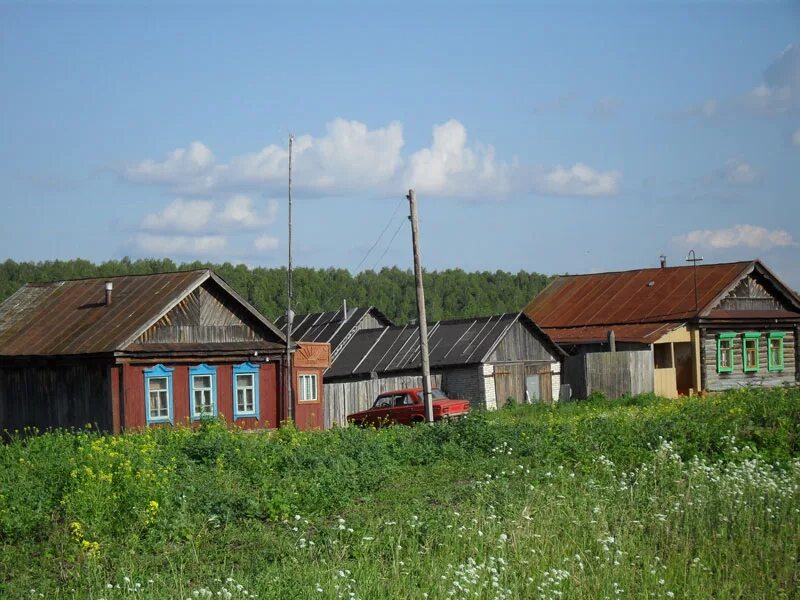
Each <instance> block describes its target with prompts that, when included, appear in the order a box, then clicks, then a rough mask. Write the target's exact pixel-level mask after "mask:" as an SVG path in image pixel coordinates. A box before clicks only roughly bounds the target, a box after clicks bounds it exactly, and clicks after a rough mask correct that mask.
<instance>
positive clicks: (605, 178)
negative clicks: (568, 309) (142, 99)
mask: <svg viewBox="0 0 800 600" xmlns="http://www.w3.org/2000/svg"><path fill="white" fill-rule="evenodd" d="M432 137H433V139H432V142H431V145H430V146H429V147H426V148H422V149H420V150H417V151H416V152H414V153H412V154H411V155H410V156H409V157H408V159H407V160H406V159H404V157H403V155H402V149H403V143H404V142H403V128H402V125H400V123H397V122H393V123H390V124H389V125H387V126H386V127H383V128H379V129H372V130H371V129H369V128H368V127H367V126H366V125H364V124H363V123H359V122H358V121H345V120H343V119H336V120H335V121H333V122H331V123H329V124H328V125H327V127H326V134H325V135H324V136H323V137H320V138H315V137H313V136H310V135H303V136H299V137H297V138H296V140H295V143H294V147H293V151H294V153H293V175H294V177H293V183H294V189H295V190H297V191H299V192H301V193H303V192H304V193H306V194H315V195H317V196H325V195H338V194H345V193H357V192H370V193H380V194H396V193H398V190H399V191H402V190H403V189H404V188H406V187H413V188H415V189H416V190H417V191H419V192H420V193H424V194H429V195H431V196H451V197H461V198H480V199H487V200H496V199H498V198H502V197H503V196H507V195H509V194H512V193H515V194H527V193H541V194H550V195H553V194H554V195H563V196H603V195H610V194H615V193H617V191H618V190H619V184H620V181H621V174H620V173H619V172H617V171H607V172H602V171H597V170H595V169H593V168H591V167H588V166H586V165H584V164H582V163H576V164H574V165H573V166H566V167H562V166H557V167H554V168H553V167H546V166H531V165H528V166H522V165H520V164H519V162H518V161H517V160H516V159H512V160H511V161H510V162H504V161H501V160H499V159H497V157H496V153H495V149H494V148H493V147H492V146H491V145H483V144H479V143H474V142H469V141H468V139H467V130H466V128H465V127H464V125H463V124H461V123H460V122H458V121H456V120H450V121H447V122H446V123H443V124H441V125H436V126H434V127H433V136H432ZM287 171H288V151H287V149H286V148H284V147H280V146H277V145H269V146H266V147H265V148H263V149H262V150H260V151H259V152H256V153H251V154H242V155H239V156H236V157H234V158H232V159H231V160H230V161H229V162H227V163H217V162H216V161H215V159H214V156H213V154H212V153H211V151H210V150H209V149H208V148H207V147H206V146H204V145H203V144H202V143H200V142H194V143H193V144H191V145H190V147H189V148H186V149H178V150H174V151H172V152H170V153H169V155H168V156H167V158H166V159H165V160H163V161H161V162H158V161H153V160H145V161H142V162H140V163H138V164H136V165H133V166H130V167H128V168H127V169H126V170H125V171H124V173H123V176H124V177H126V178H127V179H128V180H129V181H131V182H133V183H140V184H143V183H149V184H157V185H161V186H163V187H165V188H167V189H169V190H170V191H173V192H180V193H182V194H184V195H195V196H198V195H199V196H209V195H220V194H223V195H229V194H237V193H238V195H234V196H232V197H230V198H229V200H228V201H227V204H226V205H225V207H224V208H223V209H222V210H221V211H220V212H219V213H217V212H213V213H212V214H211V215H210V216H208V215H206V217H207V218H206V221H207V223H208V227H209V228H210V229H214V228H228V229H230V228H235V227H242V226H247V225H248V224H252V226H261V225H265V224H269V223H270V222H271V221H272V220H274V216H275V211H277V207H276V205H275V204H270V205H269V207H268V210H267V213H266V214H261V215H258V214H257V213H256V211H255V208H254V206H253V203H252V201H251V200H250V199H249V197H248V196H246V195H243V194H242V192H250V193H259V194H260V193H264V191H265V190H272V191H278V190H280V191H281V192H282V191H283V190H285V187H286V185H287ZM198 206H199V205H198ZM195 208H196V207H195ZM187 210H188V207H187V206H186V205H185V204H183V205H179V206H174V207H172V211H173V212H170V213H169V214H166V211H165V214H157V215H149V216H148V218H147V220H146V225H147V228H148V229H159V228H163V229H166V228H168V225H164V226H163V227H161V226H160V225H159V224H160V223H162V222H177V221H179V220H180V218H181V217H180V214H183V213H185V212H187ZM214 211H216V209H214ZM173 213H175V214H174V215H173ZM179 213H180V214H179ZM203 214H205V213H203ZM201 217H202V214H201V215H194V221H193V222H194V223H195V226H190V225H188V224H184V225H183V228H184V230H199V229H202V228H203V225H201V224H200V221H202V218H201Z"/></svg>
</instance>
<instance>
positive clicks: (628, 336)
mask: <svg viewBox="0 0 800 600" xmlns="http://www.w3.org/2000/svg"><path fill="white" fill-rule="evenodd" d="M681 325H683V323H682V322H674V321H671V322H667V323H636V324H632V325H631V324H628V325H624V324H623V325H619V324H616V325H595V326H591V327H565V328H550V329H547V334H548V335H549V336H550V337H551V338H552V340H553V341H554V342H556V343H557V344H562V345H565V346H568V345H571V344H595V343H598V342H605V341H607V340H608V334H609V332H610V331H611V330H613V331H614V339H615V340H616V341H617V342H637V343H640V344H652V343H653V342H655V341H657V340H658V339H659V338H661V337H663V336H664V335H666V334H667V333H669V332H670V331H672V330H673V329H676V328H678V327H680V326H681Z"/></svg>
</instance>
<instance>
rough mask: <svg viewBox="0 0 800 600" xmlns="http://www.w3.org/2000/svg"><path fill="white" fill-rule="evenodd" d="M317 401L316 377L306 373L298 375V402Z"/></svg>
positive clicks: (313, 374)
mask: <svg viewBox="0 0 800 600" xmlns="http://www.w3.org/2000/svg"><path fill="white" fill-rule="evenodd" d="M316 401H317V375H316V374H315V373H306V374H303V375H300V402H316Z"/></svg>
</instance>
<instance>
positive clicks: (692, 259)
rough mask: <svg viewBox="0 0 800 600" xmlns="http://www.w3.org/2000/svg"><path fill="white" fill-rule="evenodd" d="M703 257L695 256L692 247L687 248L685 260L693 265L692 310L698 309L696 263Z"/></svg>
mask: <svg viewBox="0 0 800 600" xmlns="http://www.w3.org/2000/svg"><path fill="white" fill-rule="evenodd" d="M702 261H703V257H702V256H701V257H700V258H697V255H696V254H695V253H694V249H692V250H689V254H688V255H687V256H686V262H690V263H692V264H693V265H694V268H693V271H694V310H695V312H697V310H698V306H697V304H698V302H697V263H699V262H702Z"/></svg>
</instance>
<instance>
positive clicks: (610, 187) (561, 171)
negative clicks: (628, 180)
mask: <svg viewBox="0 0 800 600" xmlns="http://www.w3.org/2000/svg"><path fill="white" fill-rule="evenodd" d="M621 182H622V174H621V173H620V172H619V171H606V172H600V171H596V170H594V169H592V168H591V167H588V166H586V165H584V164H583V163H577V164H575V165H573V166H571V167H562V166H557V167H555V168H553V169H549V170H542V171H540V172H539V174H538V175H537V176H536V177H535V180H534V189H535V190H536V191H537V192H539V193H542V194H552V195H554V196H611V195H614V194H616V193H617V192H619V188H620V184H621Z"/></svg>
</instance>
